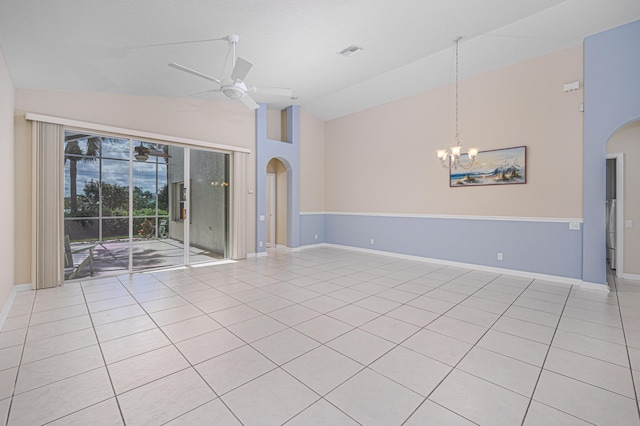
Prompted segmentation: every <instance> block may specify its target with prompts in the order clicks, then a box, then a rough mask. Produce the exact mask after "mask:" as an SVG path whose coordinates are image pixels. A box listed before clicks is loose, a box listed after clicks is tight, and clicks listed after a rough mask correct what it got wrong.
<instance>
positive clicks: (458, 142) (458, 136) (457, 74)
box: [456, 37, 460, 145]
mask: <svg viewBox="0 0 640 426" xmlns="http://www.w3.org/2000/svg"><path fill="white" fill-rule="evenodd" d="M459 42H460V38H459V37H458V38H456V143H457V144H458V145H460V134H459V133H458V78H459V73H458V43H459Z"/></svg>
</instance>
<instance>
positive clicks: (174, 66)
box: [169, 62, 220, 84]
mask: <svg viewBox="0 0 640 426" xmlns="http://www.w3.org/2000/svg"><path fill="white" fill-rule="evenodd" d="M169 66H170V67H171V68H175V69H177V70H180V71H184V72H186V73H189V74H191V75H195V76H196V77H200V78H204V79H205V80H209V81H213V82H214V83H218V84H220V80H218V79H217V78H215V77H211V76H210V75H206V74H203V73H201V72H199V71H196V70H192V69H191V68H187V67H185V66H183V65H180V64H176V63H175V62H171V63H170V64H169Z"/></svg>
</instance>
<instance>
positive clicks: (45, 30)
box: [0, 0, 640, 120]
mask: <svg viewBox="0 0 640 426" xmlns="http://www.w3.org/2000/svg"><path fill="white" fill-rule="evenodd" d="M637 19H640V1H638V0H482V1H480V0H395V1H392V0H109V1H100V0H64V1H51V0H3V1H2V2H0V49H1V50H2V52H3V53H4V55H5V58H6V61H7V64H8V66H9V71H10V73H11V75H12V77H13V81H14V84H15V85H16V87H17V88H42V89H56V90H73V91H92V92H108V93H126V94H134V95H148V96H164V97H181V98H184V97H188V96H190V95H192V94H194V93H197V92H202V91H205V90H208V89H212V88H214V87H215V86H213V83H209V82H207V81H206V80H203V79H199V78H197V77H194V76H191V75H189V74H185V73H182V72H179V71H177V70H175V69H172V68H169V67H168V66H167V64H168V63H169V62H178V63H180V64H182V65H185V66H187V67H190V68H193V69H197V70H199V71H201V72H204V73H206V74H209V75H213V76H225V75H228V74H229V73H230V70H228V69H227V70H225V71H223V69H222V67H223V63H224V59H225V56H226V53H227V49H228V48H227V44H226V43H225V42H222V41H210V42H203V43H188V44H170V43H176V42H183V41H191V40H201V39H209V38H218V37H224V36H226V35H229V34H238V35H240V42H239V45H238V56H241V57H243V58H245V59H248V60H249V61H251V62H253V63H254V66H253V68H252V69H251V71H250V72H249V74H248V76H247V78H246V80H247V82H248V83H250V84H253V85H256V86H258V87H260V86H272V87H291V88H292V89H293V91H294V95H295V96H297V99H295V100H291V99H289V98H282V97H274V96H267V95H261V94H260V93H256V94H254V95H253V97H254V98H255V99H256V100H257V101H258V102H265V103H267V104H268V106H269V107H270V108H277V109H281V108H283V107H285V106H287V105H290V104H292V103H293V104H297V105H302V106H303V107H304V108H305V109H306V110H308V111H309V112H311V113H312V114H315V115H316V116H318V117H319V118H321V119H324V120H328V119H332V118H336V117H340V116H343V115H345V114H349V113H352V112H356V111H359V110H362V109H365V108H369V107H372V106H374V105H379V104H382V103H385V102H389V101H391V100H394V99H398V98H401V97H405V96H408V95H412V94H415V93H418V92H421V91H424V90H427V89H429V88H432V87H436V86H439V85H442V84H446V83H449V82H451V81H452V79H453V42H452V40H453V38H454V37H456V36H463V37H464V38H463V40H462V41H461V43H460V74H461V78H464V77H468V76H471V75H476V74H479V73H482V72H486V71H490V70H492V69H496V68H500V67H503V66H506V65H509V64H512V63H516V62H520V61H523V60H526V59H529V58H532V57H536V56H540V55H543V54H546V53H549V52H552V51H556V50H559V49H562V48H565V47H569V46H572V45H575V44H578V43H581V42H582V40H583V39H584V37H586V36H588V35H590V34H594V33H597V32H600V31H602V30H606V29H609V28H613V27H616V26H618V25H621V24H624V23H627V22H631V21H634V20H637ZM636 42H637V41H636ZM167 44H169V45H167ZM350 44H356V45H358V46H362V47H364V51H363V52H361V53H359V54H357V55H355V56H353V57H350V58H348V57H343V56H340V55H338V54H337V52H338V51H340V50H342V49H343V48H345V47H347V46H348V45H350ZM200 96H205V97H206V98H209V99H224V96H223V95H221V94H219V93H209V94H206V95H200Z"/></svg>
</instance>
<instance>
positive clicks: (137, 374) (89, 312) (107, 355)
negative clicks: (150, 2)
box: [0, 248, 640, 426]
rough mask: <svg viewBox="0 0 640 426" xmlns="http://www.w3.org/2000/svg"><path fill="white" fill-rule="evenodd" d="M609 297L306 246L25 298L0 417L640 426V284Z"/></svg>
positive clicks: (11, 333) (14, 323)
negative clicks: (298, 249) (639, 407)
mask: <svg viewBox="0 0 640 426" xmlns="http://www.w3.org/2000/svg"><path fill="white" fill-rule="evenodd" d="M612 290H613V291H612V292H611V293H608V294H605V293H600V292H593V291H591V292H590V291H585V290H580V289H578V288H576V287H571V286H569V285H566V284H557V283H556V284H554V283H549V282H540V281H537V280H531V279H527V278H521V277H516V276H507V275H499V274H495V273H488V272H482V271H478V270H470V269H461V268H457V267H446V266H442V265H436V264H430V263H425V262H420V261H411V260H405V259H399V258H394V257H389V256H381V255H374V254H368V253H361V252H356V251H349V250H341V249H335V248H314V249H308V250H304V251H302V252H297V253H290V252H288V253H281V252H279V253H272V254H271V255H270V256H269V257H262V258H259V259H251V260H246V261H241V262H237V263H231V264H225V265H218V266H207V267H200V268H195V267H194V268H183V269H177V270H170V271H162V272H155V273H147V274H138V275H131V276H129V275H127V276H120V277H117V278H103V279H99V280H94V281H85V282H76V283H72V284H67V285H65V286H64V287H60V288H56V289H49V290H42V291H38V292H34V291H25V292H20V293H19V294H18V296H17V297H16V299H15V302H14V304H13V307H12V308H11V311H10V316H9V317H8V318H7V320H6V322H5V324H4V327H3V328H2V331H1V332H0V418H2V419H3V421H6V423H7V424H9V425H37V424H45V423H50V424H55V425H68V424H78V425H87V424H91V425H98V424H123V423H124V424H127V425H155V424H158V425H159V424H171V425H197V424H215V425H227V424H228V425H239V424H245V425H279V424H285V423H286V424H287V425H356V424H365V425H385V426H387V425H401V424H404V425H431V424H433V425H449V424H455V425H466V424H484V425H521V424H525V425H552V424H554V425H556V424H557V425H574V424H575V425H582V424H601V425H634V424H640V417H639V415H638V400H637V384H638V382H639V381H640V283H639V282H633V281H618V282H617V288H615V286H614V287H613V288H612ZM634 384H635V386H634Z"/></svg>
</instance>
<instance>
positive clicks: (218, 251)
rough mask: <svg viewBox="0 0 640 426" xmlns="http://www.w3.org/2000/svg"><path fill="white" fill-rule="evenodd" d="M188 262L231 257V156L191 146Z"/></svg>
mask: <svg viewBox="0 0 640 426" xmlns="http://www.w3.org/2000/svg"><path fill="white" fill-rule="evenodd" d="M189 151H190V155H189V162H188V163H189V164H188V167H189V184H190V185H191V186H190V188H188V194H189V195H190V197H189V205H190V210H189V211H188V212H187V216H188V218H189V252H188V254H189V263H191V264H193V263H201V262H210V261H211V260H212V258H213V259H224V258H227V257H229V247H228V244H229V214H228V212H229V155H228V154H223V153H219V152H212V151H202V150H198V149H190V150H189Z"/></svg>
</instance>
